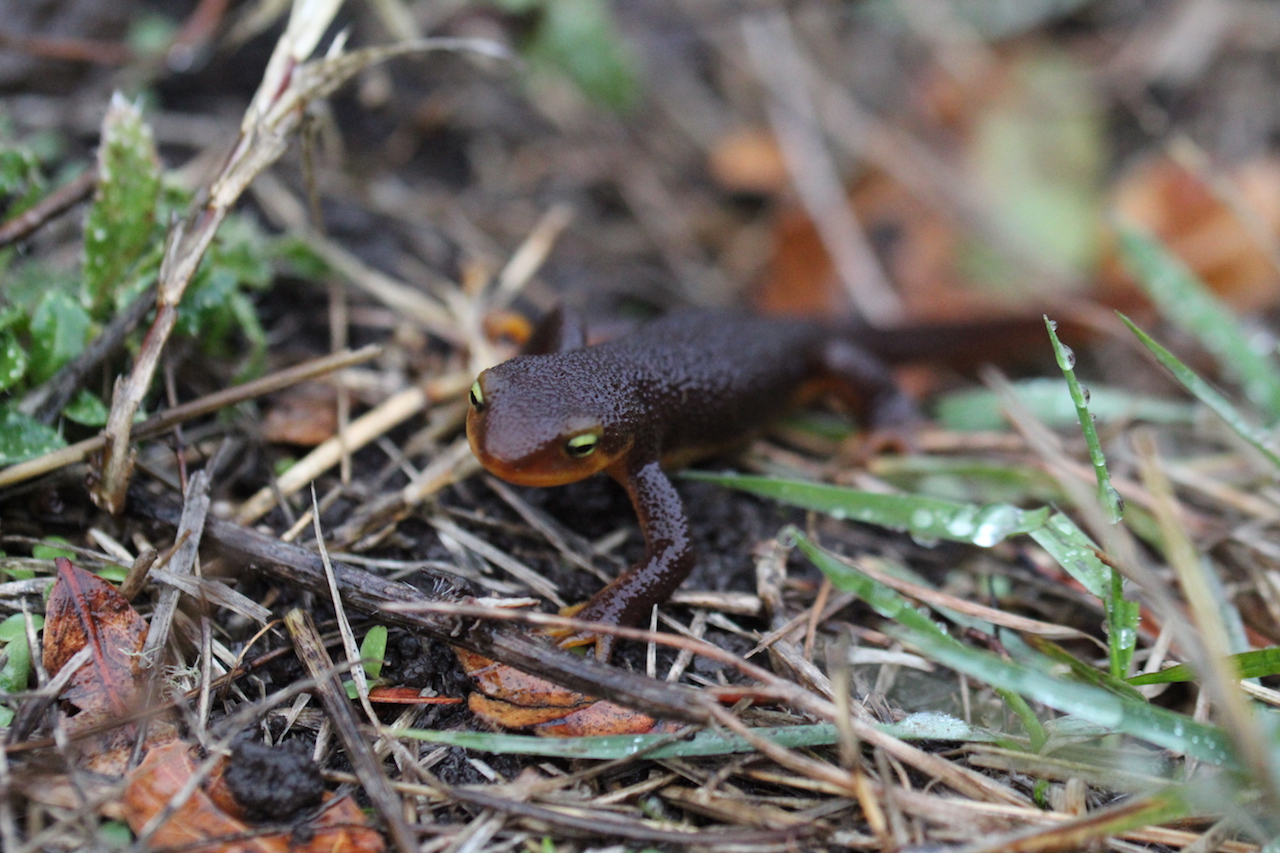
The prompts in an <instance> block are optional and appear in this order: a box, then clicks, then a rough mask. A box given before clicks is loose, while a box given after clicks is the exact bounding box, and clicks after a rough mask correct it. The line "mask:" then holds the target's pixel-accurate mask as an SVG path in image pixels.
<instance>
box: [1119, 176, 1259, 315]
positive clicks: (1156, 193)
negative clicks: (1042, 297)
mask: <svg viewBox="0 0 1280 853" xmlns="http://www.w3.org/2000/svg"><path fill="white" fill-rule="evenodd" d="M1223 177H1224V179H1225V180H1224V186H1229V187H1230V188H1231V189H1230V190H1229V192H1233V193H1236V194H1237V199H1238V205H1239V206H1240V207H1241V208H1243V209H1245V210H1247V211H1248V215H1250V216H1252V217H1253V222H1252V223H1246V222H1245V221H1244V220H1243V219H1242V218H1241V215H1240V211H1239V210H1237V209H1235V208H1234V207H1233V205H1232V204H1231V203H1229V201H1228V199H1227V198H1226V196H1225V195H1224V191H1223V190H1222V189H1220V188H1218V187H1215V186H1213V184H1212V182H1211V181H1210V180H1209V179H1207V177H1206V176H1205V175H1203V174H1199V173H1197V172H1195V171H1192V170H1190V169H1188V168H1187V167H1185V166H1184V165H1182V164H1181V163H1179V162H1178V161H1176V160H1174V159H1173V158H1172V157H1157V158H1152V159H1148V160H1144V161H1142V162H1140V163H1138V164H1137V165H1135V166H1133V167H1132V168H1130V169H1129V170H1128V171H1127V172H1126V173H1125V174H1124V176H1123V177H1121V179H1120V181H1119V182H1118V183H1117V185H1116V188H1115V192H1114V196H1113V204H1114V206H1115V211H1116V214H1117V216H1118V217H1119V218H1120V219H1121V220H1122V221H1125V222H1129V223H1132V224H1135V225H1138V226H1141V227H1142V228H1144V229H1145V230H1147V231H1150V232H1151V233H1152V234H1154V235H1155V236H1156V237H1158V238H1159V239H1160V240H1161V242H1163V243H1164V244H1165V245H1166V246H1168V247H1169V249H1170V251H1172V252H1173V253H1174V254H1175V255H1177V256H1178V257H1179V258H1181V259H1182V261H1183V262H1184V263H1185V264H1187V265H1188V266H1189V267H1191V269H1192V270H1194V271H1195V273H1196V274H1197V275H1198V276H1199V277H1200V278H1201V279H1203V280H1204V282H1205V284H1206V285H1208V286H1209V288H1211V289H1212V290H1213V291H1214V292H1216V293H1217V294H1218V295H1219V296H1221V297H1222V298H1223V299H1225V300H1226V301H1227V302H1228V303H1230V304H1231V305H1232V306H1234V307H1235V308H1237V309H1239V310H1241V311H1257V310H1260V309H1262V308H1267V307H1270V306H1274V305H1275V304H1276V303H1277V302H1280V271H1277V269H1276V266H1275V262H1274V261H1273V260H1272V255H1271V250H1272V248H1273V247H1274V246H1275V244H1276V239H1277V236H1278V235H1280V161H1277V160H1274V159H1259V160H1254V161H1250V162H1245V163H1240V164H1237V165H1235V166H1233V167H1232V168H1231V169H1229V170H1227V172H1226V173H1225V174H1224V176H1223ZM1103 285H1104V287H1106V288H1108V289H1109V290H1110V291H1111V292H1112V293H1113V294H1118V295H1114V296H1113V298H1112V300H1111V301H1116V302H1120V303H1121V304H1124V302H1125V299H1123V298H1122V296H1124V295H1128V294H1131V293H1132V291H1133V290H1134V287H1135V286H1134V284H1133V280H1132V278H1131V277H1130V276H1129V273H1128V272H1127V270H1126V269H1124V267H1123V265H1122V264H1121V263H1120V262H1119V261H1118V260H1116V259H1115V258H1114V256H1112V257H1109V258H1108V262H1107V264H1106V265H1105V266H1104V274H1103Z"/></svg>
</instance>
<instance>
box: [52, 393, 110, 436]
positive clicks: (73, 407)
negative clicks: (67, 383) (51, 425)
mask: <svg viewBox="0 0 1280 853" xmlns="http://www.w3.org/2000/svg"><path fill="white" fill-rule="evenodd" d="M62 416H63V417H64V418H66V419H67V420H69V421H74V422H75V423H78V424H80V425H81V426H87V427H100V426H106V423H107V405H106V404H105V403H103V402H102V400H100V399H99V398H98V395H97V394H94V393H92V392H91V391H89V389H87V388H81V389H80V390H79V391H77V392H76V395H75V396H74V397H72V398H71V402H70V403H68V404H67V407H66V408H65V409H63V410H62Z"/></svg>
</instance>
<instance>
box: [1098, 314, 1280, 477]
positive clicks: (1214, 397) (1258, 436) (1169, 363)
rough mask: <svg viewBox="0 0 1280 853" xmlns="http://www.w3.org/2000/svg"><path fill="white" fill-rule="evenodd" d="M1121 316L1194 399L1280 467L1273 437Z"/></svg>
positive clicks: (1131, 322)
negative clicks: (1246, 418)
mask: <svg viewBox="0 0 1280 853" xmlns="http://www.w3.org/2000/svg"><path fill="white" fill-rule="evenodd" d="M1119 316H1120V319H1121V321H1123V322H1124V324H1125V325H1126V326H1128V327H1129V330H1130V331H1131V332H1133V333H1134V334H1135V335H1136V336H1137V337H1138V340H1140V341H1141V342H1142V345H1143V346H1145V347H1146V348H1147V349H1148V350H1150V351H1151V354H1152V355H1154V356H1155V357H1156V361H1158V362H1160V364H1161V365H1163V366H1164V368H1165V369H1166V370H1168V371H1169V372H1170V373H1172V374H1173V376H1174V378H1175V379H1177V380H1178V381H1179V382H1181V383H1182V385H1183V387H1184V388H1186V389H1187V390H1188V391H1190V392H1191V395H1192V396H1193V397H1195V398H1196V399H1197V400H1199V401H1200V402H1201V403H1204V404H1205V405H1206V406H1208V407H1209V408H1210V409H1211V410H1213V413H1214V414H1216V415H1217V416H1218V417H1220V418H1222V419H1223V420H1224V421H1226V423H1227V426H1229V427H1231V428H1232V429H1233V430H1235V431H1236V433H1238V434H1239V435H1240V437H1241V438H1243V439H1244V440H1245V441H1247V442H1249V443H1250V444H1251V445H1253V446H1254V447H1255V448H1257V450H1258V452H1259V453H1261V454H1262V455H1263V456H1265V457H1267V460H1268V461H1269V462H1271V464H1272V465H1275V466H1276V467H1277V468H1280V455H1277V453H1276V449H1275V448H1274V447H1273V445H1272V441H1271V437H1270V436H1269V435H1267V433H1266V432H1265V431H1264V430H1261V429H1259V428H1257V427H1255V426H1253V425H1252V424H1250V423H1249V422H1248V421H1246V420H1245V419H1244V417H1243V416H1242V415H1241V414H1240V413H1239V412H1238V411H1237V410H1236V408H1235V406H1233V405H1232V404H1231V402H1230V401H1229V400H1227V398H1226V397H1224V396H1222V394H1220V393H1218V392H1217V391H1216V390H1214V388H1213V387H1212V386H1210V385H1209V383H1208V382H1205V381H1204V380H1203V379H1201V378H1200V377H1199V376H1197V375H1196V373H1195V371H1193V370H1192V369H1191V368H1189V367H1187V366H1186V365H1185V364H1183V363H1182V362H1181V361H1179V360H1178V359H1177V357H1176V356H1174V354H1173V353H1171V352H1169V351H1168V350H1167V349H1165V348H1164V347H1162V346H1161V345H1160V344H1158V343H1156V341H1155V340H1154V339H1152V337H1151V336H1150V335H1148V334H1147V333H1146V332H1144V331H1142V330H1141V329H1139V328H1138V327H1137V326H1136V325H1135V324H1134V322H1133V321H1132V320H1130V319H1129V318H1128V317H1126V316H1125V315H1123V314H1120V315H1119Z"/></svg>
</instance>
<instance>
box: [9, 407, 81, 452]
mask: <svg viewBox="0 0 1280 853" xmlns="http://www.w3.org/2000/svg"><path fill="white" fill-rule="evenodd" d="M66 446H67V442H66V440H65V439H64V438H63V437H62V436H61V435H59V434H58V431H57V430H55V429H54V428H53V427H51V426H46V425H45V424H42V423H40V422H39V421H37V420H34V419H32V418H30V417H28V416H26V415H24V414H22V413H21V412H15V411H12V410H7V409H2V408H0V465H13V464H15V463H17V462H25V461H26V460H28V459H34V458H36V457H37V456H42V455H44V454H46V453H49V452H51V451H54V450H58V449H59V448H63V447H66Z"/></svg>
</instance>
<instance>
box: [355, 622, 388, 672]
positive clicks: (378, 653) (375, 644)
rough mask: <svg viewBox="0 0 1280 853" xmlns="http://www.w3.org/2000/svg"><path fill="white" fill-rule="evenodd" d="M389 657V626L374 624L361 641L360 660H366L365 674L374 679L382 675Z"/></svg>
mask: <svg viewBox="0 0 1280 853" xmlns="http://www.w3.org/2000/svg"><path fill="white" fill-rule="evenodd" d="M386 657H387V627H386V626H385V625H374V626H373V627H372V628H370V629H369V632H368V633H367V634H365V635H364V639H363V640H362V641H361V642H360V660H362V661H364V674H365V675H367V676H368V677H369V680H370V681H374V680H376V679H377V678H378V676H380V675H382V664H383V662H384V661H385V660H386Z"/></svg>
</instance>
